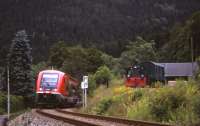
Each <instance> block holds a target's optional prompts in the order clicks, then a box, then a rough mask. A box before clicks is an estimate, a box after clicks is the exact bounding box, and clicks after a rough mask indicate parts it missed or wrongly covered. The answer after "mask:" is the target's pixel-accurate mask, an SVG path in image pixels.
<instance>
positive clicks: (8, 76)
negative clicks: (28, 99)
mask: <svg viewBox="0 0 200 126" xmlns="http://www.w3.org/2000/svg"><path fill="white" fill-rule="evenodd" d="M7 74H8V75H7V79H8V80H7V81H8V82H7V83H8V85H7V88H8V89H7V90H8V96H7V97H8V99H7V100H8V101H7V102H8V103H7V110H8V119H9V118H10V75H9V74H10V73H9V67H7Z"/></svg>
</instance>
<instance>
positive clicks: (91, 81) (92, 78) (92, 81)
mask: <svg viewBox="0 0 200 126" xmlns="http://www.w3.org/2000/svg"><path fill="white" fill-rule="evenodd" d="M88 77H89V84H88V86H89V87H88V88H89V90H88V92H89V95H90V96H93V93H94V90H95V89H96V87H97V86H96V81H95V76H94V75H92V74H90V75H89V76H88Z"/></svg>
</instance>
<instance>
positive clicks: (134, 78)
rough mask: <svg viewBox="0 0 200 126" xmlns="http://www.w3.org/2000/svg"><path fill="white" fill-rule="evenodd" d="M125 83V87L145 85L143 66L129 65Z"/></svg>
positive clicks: (145, 78)
mask: <svg viewBox="0 0 200 126" xmlns="http://www.w3.org/2000/svg"><path fill="white" fill-rule="evenodd" d="M125 85H126V86H127V87H145V85H147V77H146V76H145V75H144V72H143V68H141V67H139V66H133V67H129V68H128V70H127V73H126V80H125Z"/></svg>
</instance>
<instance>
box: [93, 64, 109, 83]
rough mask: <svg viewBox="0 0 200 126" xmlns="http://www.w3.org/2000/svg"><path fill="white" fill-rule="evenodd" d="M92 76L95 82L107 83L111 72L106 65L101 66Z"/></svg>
mask: <svg viewBox="0 0 200 126" xmlns="http://www.w3.org/2000/svg"><path fill="white" fill-rule="evenodd" d="M94 76H95V81H96V83H97V84H108V83H109V81H110V80H111V78H112V72H111V71H110V69H109V68H108V67H107V66H101V67H99V68H98V70H97V71H96V73H95V75H94Z"/></svg>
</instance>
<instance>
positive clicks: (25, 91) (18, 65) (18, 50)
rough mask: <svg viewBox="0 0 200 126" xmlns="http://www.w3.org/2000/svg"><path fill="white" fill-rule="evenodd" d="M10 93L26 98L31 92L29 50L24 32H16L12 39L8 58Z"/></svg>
mask: <svg viewBox="0 0 200 126" xmlns="http://www.w3.org/2000/svg"><path fill="white" fill-rule="evenodd" d="M8 63H9V70H10V91H11V93H12V94H16V95H23V96H27V95H30V94H31V93H32V92H33V85H31V82H32V76H31V63H32V57H31V48H30V45H29V40H28V36H27V34H26V31H25V30H22V31H18V32H17V33H16V35H15V38H14V39H13V42H12V45H11V48H10V52H9V56H8Z"/></svg>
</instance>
